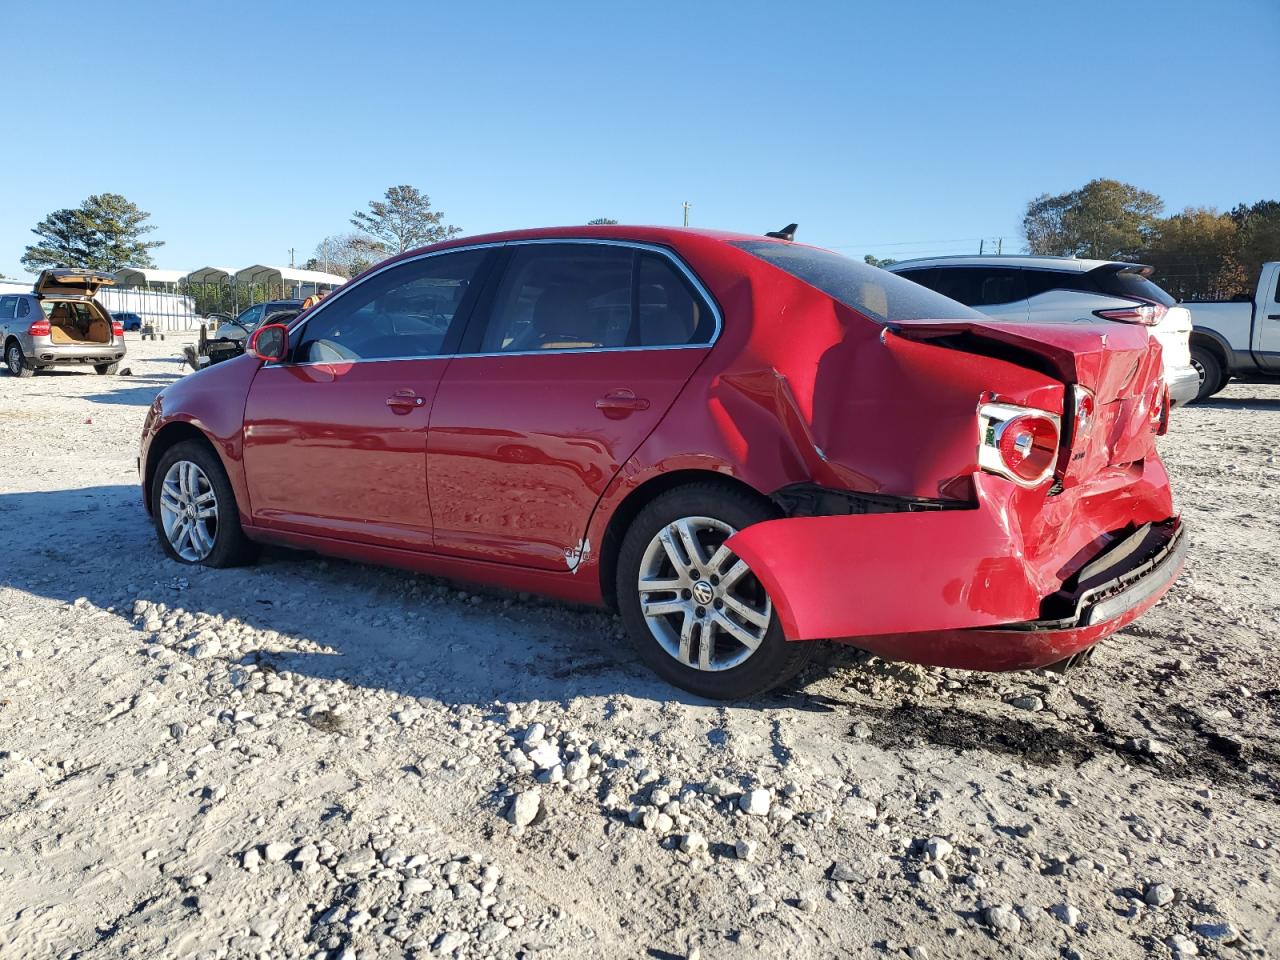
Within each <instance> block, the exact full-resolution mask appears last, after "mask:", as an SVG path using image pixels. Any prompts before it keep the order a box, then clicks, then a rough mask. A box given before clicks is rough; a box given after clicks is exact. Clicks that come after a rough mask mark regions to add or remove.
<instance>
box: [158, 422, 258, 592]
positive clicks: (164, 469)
mask: <svg viewBox="0 0 1280 960" xmlns="http://www.w3.org/2000/svg"><path fill="white" fill-rule="evenodd" d="M151 518H152V521H153V522H154V524H155V528H156V535H157V536H158V537H159V538H160V546H161V547H162V548H163V549H164V552H165V553H166V554H168V555H169V558H170V559H172V560H177V561H178V562H179V563H186V564H201V565H203V566H206V567H235V566H240V565H241V564H244V563H249V562H251V561H252V560H253V559H254V558H255V557H256V556H257V546H256V544H254V543H253V542H252V541H251V540H250V539H249V538H248V537H246V536H245V535H244V530H243V529H242V528H241V526H240V512H239V510H238V509H237V507H236V497H235V492H234V491H233V490H232V489H231V481H230V480H229V479H227V472H226V470H224V469H223V468H222V461H220V460H219V459H218V456H217V454H215V453H214V452H213V451H212V450H211V449H210V448H209V447H208V446H207V445H205V444H203V443H201V442H199V441H198V440H185V441H183V442H182V443H178V444H174V445H173V446H172V447H170V448H169V449H168V450H166V451H165V452H164V454H163V455H162V456H161V457H160V462H159V463H158V464H157V465H156V470H155V474H154V475H153V476H152V478H151Z"/></svg>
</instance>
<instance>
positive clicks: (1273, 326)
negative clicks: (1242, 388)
mask: <svg viewBox="0 0 1280 960" xmlns="http://www.w3.org/2000/svg"><path fill="white" fill-rule="evenodd" d="M1183 306H1184V307H1185V308H1186V309H1187V310H1189V311H1190V312H1191V322H1192V324H1193V327H1192V330H1191V362H1192V364H1193V365H1194V366H1195V368H1196V371H1197V372H1198V373H1199V375H1200V391H1199V399H1201V400H1203V399H1205V398H1206V397H1210V396H1213V394H1215V393H1217V392H1218V391H1219V390H1221V389H1222V388H1223V387H1225V386H1226V385H1227V383H1228V382H1229V381H1230V380H1231V379H1232V378H1235V379H1238V380H1243V381H1245V382H1246V383H1277V382H1280V262H1272V263H1264V264H1263V265H1262V270H1261V271H1260V272H1259V273H1258V283H1257V287H1256V289H1255V290H1254V294H1253V299H1252V300H1250V299H1242V300H1238V301H1230V302H1222V301H1209V300H1184V301H1183Z"/></svg>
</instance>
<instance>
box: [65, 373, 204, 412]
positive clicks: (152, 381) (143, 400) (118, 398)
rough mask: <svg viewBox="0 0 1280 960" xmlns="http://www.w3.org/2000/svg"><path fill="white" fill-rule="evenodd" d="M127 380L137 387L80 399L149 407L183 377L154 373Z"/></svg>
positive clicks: (175, 374)
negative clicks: (170, 385) (160, 393)
mask: <svg viewBox="0 0 1280 960" xmlns="http://www.w3.org/2000/svg"><path fill="white" fill-rule="evenodd" d="M127 379H128V380H130V381H131V383H136V384H137V385H136V386H128V387H124V388H121V389H116V390H108V391H106V392H104V393H86V394H84V395H83V396H82V397H81V398H80V399H83V400H88V401H90V402H91V403H105V404H110V405H112V406H136V407H148V406H150V405H151V401H152V400H154V399H155V397H156V394H157V393H159V392H160V391H161V390H163V389H164V388H165V387H167V386H169V384H171V383H173V382H174V381H175V380H181V379H182V375H181V374H178V373H152V374H147V375H146V376H130V377H128V378H127Z"/></svg>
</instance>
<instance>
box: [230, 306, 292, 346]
mask: <svg viewBox="0 0 1280 960" xmlns="http://www.w3.org/2000/svg"><path fill="white" fill-rule="evenodd" d="M301 312H302V301H301V300H268V301H267V302H266V303H256V304H254V305H253V306H252V307H249V308H248V309H246V310H244V311H242V312H241V313H240V315H239V316H237V317H236V318H235V319H234V320H233V319H231V318H226V319H224V320H222V322H221V323H219V324H218V328H217V330H216V331H215V332H214V335H213V337H211V338H210V339H215V340H244V339H245V338H246V337H248V336H249V334H251V333H253V331H254V330H257V329H258V327H260V326H262V325H263V324H264V323H268V322H271V323H286V322H288V321H289V320H292V319H293V318H294V317H296V316H297V315H298V314H299V313H301Z"/></svg>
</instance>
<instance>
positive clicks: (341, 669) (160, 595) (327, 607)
mask: <svg viewBox="0 0 1280 960" xmlns="http://www.w3.org/2000/svg"><path fill="white" fill-rule="evenodd" d="M0 516H3V517H5V518H6V521H7V522H9V523H11V524H13V525H14V527H15V528H17V529H34V528H36V527H37V526H38V527H39V529H41V530H42V531H43V532H42V535H41V536H40V537H37V538H27V539H24V540H21V541H17V542H15V543H14V544H13V549H12V550H11V551H10V552H9V554H8V556H6V558H5V562H4V563H3V564H0V586H6V587H11V588H13V589H16V590H19V591H24V592H27V593H31V594H35V595H38V596H43V597H49V598H51V599H54V600H58V601H62V602H65V603H74V602H75V601H76V600H77V599H78V598H81V597H84V598H86V599H87V600H88V601H89V602H90V603H92V604H93V605H94V606H95V607H97V608H100V609H103V610H106V609H108V608H113V610H112V613H113V615H114V616H117V617H119V618H121V619H122V620H124V621H126V622H128V623H133V616H132V612H133V605H134V601H135V600H139V599H141V600H146V601H149V602H151V603H163V604H165V605H166V606H167V607H169V608H170V609H178V608H181V609H182V610H184V611H186V612H189V613H192V614H201V613H203V614H210V615H213V616H218V617H222V618H224V619H225V620H235V621H239V622H241V623H244V624H247V625H248V626H250V627H252V628H254V629H255V630H258V631H264V632H265V631H275V632H276V633H278V634H280V635H282V637H283V639H282V640H281V641H280V642H278V643H276V642H273V641H274V639H275V638H274V637H273V636H272V635H271V634H265V633H264V635H261V636H259V635H257V634H255V635H253V636H252V637H251V638H250V639H249V641H248V642H247V643H246V644H245V645H243V646H242V647H238V648H233V649H234V655H233V659H237V660H242V661H247V662H257V663H261V664H264V665H266V666H267V667H269V668H270V669H274V670H277V671H290V672H293V673H296V674H299V675H302V676H305V677H313V678H316V679H321V680H341V681H343V682H345V683H348V684H351V685H354V686H362V687H368V688H374V689H382V690H389V691H393V692H396V693H399V694H404V695H408V696H411V697H433V698H438V699H441V700H443V701H445V702H448V703H473V704H477V705H482V706H492V704H493V702H494V701H495V700H530V699H541V700H551V701H562V702H563V701H567V700H569V699H572V698H575V697H591V696H600V697H609V696H612V695H615V694H621V693H625V694H628V695H629V696H632V697H635V698H639V699H649V700H652V701H654V702H656V703H664V702H670V701H676V702H681V703H686V704H704V705H705V704H710V703H713V702H714V701H708V700H704V699H702V698H700V697H696V696H694V695H692V694H687V693H685V692H683V691H681V690H678V689H676V688H674V687H671V686H668V685H667V684H666V683H664V682H662V681H661V680H659V679H658V678H657V677H656V676H654V675H653V674H652V673H651V672H650V671H649V670H648V668H647V667H645V666H644V665H643V664H642V662H641V661H640V660H639V658H638V657H637V655H636V654H635V652H634V651H633V649H632V648H631V645H630V643H629V641H628V640H627V639H626V637H625V636H624V635H623V632H622V627H621V621H620V620H619V619H618V618H617V617H615V616H613V615H612V614H610V613H608V612H606V611H603V610H597V609H593V608H584V607H574V606H570V605H567V604H562V603H558V602H556V601H550V600H547V601H543V600H540V599H537V598H530V597H527V596H525V595H516V594H508V593H504V592H501V591H494V590H488V589H486V590H479V589H477V588H473V587H468V586H466V585H460V584H456V583H452V582H449V581H445V580H441V579H439V578H434V577H429V576H426V575H423V574H417V573H413V572H406V571H400V570H396V569H391V568H380V567H372V566H368V565H364V564H358V563H349V562H346V561H342V560H335V559H329V558H321V557H318V556H315V555H312V554H306V553H301V552H295V551H290V550H283V549H275V548H268V549H266V550H264V551H263V553H262V556H261V558H260V560H259V562H258V563H257V564H256V565H253V566H249V567H243V568H238V569H230V570H211V569H206V568H203V567H193V566H188V565H184V564H179V563H176V562H174V561H172V560H170V559H169V558H168V557H166V556H165V555H164V554H163V552H162V551H161V548H160V546H159V544H158V543H157V542H156V535H155V531H154V528H153V526H152V523H151V520H150V518H149V517H148V516H147V514H146V513H145V511H144V510H143V508H142V505H141V501H140V495H139V491H138V488H137V487H135V486H132V485H123V484H120V485H111V486H97V487H87V488H83V489H76V490H40V491H33V492H26V493H23V492H19V493H6V494H0ZM17 602H20V601H17ZM293 638H296V639H297V640H302V641H309V642H310V643H314V644H318V645H320V647H323V648H324V651H323V652H321V651H316V652H309V651H307V650H304V649H300V647H305V646H307V644H306V643H302V644H299V643H297V642H296V640H295V639H293ZM33 639H34V638H33ZM187 645H188V644H187V642H185V641H184V642H180V643H179V644H177V646H179V647H185V646H187ZM806 699H807V698H806V697H805V695H804V694H803V693H802V692H801V690H800V688H799V687H797V686H792V687H790V688H787V689H783V690H781V691H778V692H774V693H771V694H768V695H766V696H763V697H759V698H756V699H755V700H753V701H750V702H746V703H740V704H738V705H739V706H744V707H748V708H751V707H759V708H766V707H776V706H779V705H782V704H786V703H794V704H795V705H797V706H802V703H801V701H804V700H806Z"/></svg>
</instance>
